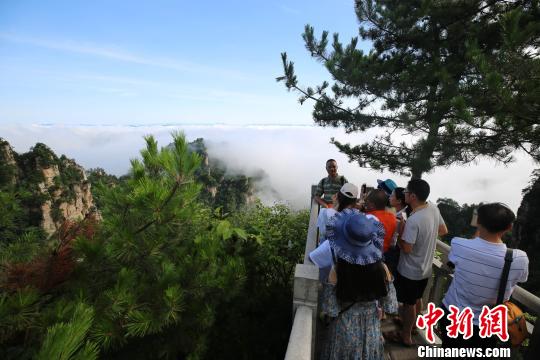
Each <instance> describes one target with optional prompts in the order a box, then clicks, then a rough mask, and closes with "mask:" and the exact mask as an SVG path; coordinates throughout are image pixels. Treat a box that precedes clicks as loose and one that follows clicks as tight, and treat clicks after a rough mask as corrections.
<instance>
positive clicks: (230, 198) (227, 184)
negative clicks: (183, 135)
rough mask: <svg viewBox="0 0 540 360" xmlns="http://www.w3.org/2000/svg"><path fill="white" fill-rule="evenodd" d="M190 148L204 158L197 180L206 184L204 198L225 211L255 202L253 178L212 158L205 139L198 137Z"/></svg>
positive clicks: (191, 143)
mask: <svg viewBox="0 0 540 360" xmlns="http://www.w3.org/2000/svg"><path fill="white" fill-rule="evenodd" d="M188 149H189V150H190V151H192V152H195V153H197V154H199V155H200V156H201V158H202V160H203V161H202V164H201V168H200V169H199V171H198V172H197V174H196V176H197V180H198V181H200V182H201V183H202V184H204V186H205V189H204V191H203V194H202V196H203V199H205V200H206V201H208V202H209V203H210V204H212V205H213V206H216V207H217V206H221V207H223V209H224V210H225V211H230V210H235V209H239V208H241V207H242V206H245V205H249V204H252V203H254V202H255V200H256V196H255V186H254V181H253V178H251V177H249V176H246V175H243V174H230V173H229V171H228V169H227V165H226V164H225V163H223V162H221V161H218V160H215V159H211V158H210V157H209V156H208V150H207V148H206V145H205V143H204V139H202V138H198V139H196V140H195V141H193V142H190V143H189V144H188Z"/></svg>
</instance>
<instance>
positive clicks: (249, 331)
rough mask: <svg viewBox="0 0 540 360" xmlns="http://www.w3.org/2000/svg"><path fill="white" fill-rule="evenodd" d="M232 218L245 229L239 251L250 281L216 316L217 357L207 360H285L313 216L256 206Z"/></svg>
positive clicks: (279, 207)
mask: <svg viewBox="0 0 540 360" xmlns="http://www.w3.org/2000/svg"><path fill="white" fill-rule="evenodd" d="M231 217H232V219H231V221H232V223H234V224H237V225H238V226H239V227H241V228H244V229H245V234H244V233H243V232H242V234H240V235H241V236H238V240H237V247H236V249H237V250H236V251H237V252H239V253H240V254H241V256H242V258H243V259H244V260H245V262H246V280H245V282H244V286H243V288H242V291H240V292H239V293H238V295H237V296H236V297H234V298H232V299H230V300H229V301H227V302H224V303H223V304H222V305H221V306H220V310H219V311H218V312H217V315H218V318H217V321H216V324H217V326H216V327H214V329H213V332H212V341H211V349H213V351H212V353H213V354H214V357H209V358H215V354H219V358H220V359H239V358H241V359H277V358H283V356H284V355H285V354H284V352H285V350H286V348H287V341H288V338H289V334H290V324H291V323H292V318H291V304H292V280H293V276H294V273H293V272H294V267H295V265H296V264H297V263H300V262H302V258H303V253H304V246H305V241H306V240H305V239H306V236H307V228H308V221H309V214H308V212H307V211H301V212H293V211H291V210H290V209H289V208H288V207H286V206H284V205H275V206H273V207H265V206H263V205H262V204H261V203H260V202H257V203H256V205H255V206H254V207H249V208H247V209H245V210H244V211H242V212H239V213H235V214H233V215H232V216H231ZM244 235H247V236H246V238H247V240H242V239H243V237H244Z"/></svg>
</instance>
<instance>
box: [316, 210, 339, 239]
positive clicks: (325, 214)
mask: <svg viewBox="0 0 540 360" xmlns="http://www.w3.org/2000/svg"><path fill="white" fill-rule="evenodd" d="M336 214H337V211H336V210H335V209H334V208H322V209H321V210H320V211H319V217H318V218H317V227H318V228H319V243H322V242H323V241H324V240H325V239H326V225H328V222H329V220H330V218H332V216H334V215H336Z"/></svg>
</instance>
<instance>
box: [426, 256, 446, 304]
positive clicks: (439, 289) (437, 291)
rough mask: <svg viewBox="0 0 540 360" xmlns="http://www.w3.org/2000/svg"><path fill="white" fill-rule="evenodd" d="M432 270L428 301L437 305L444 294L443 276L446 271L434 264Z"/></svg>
mask: <svg viewBox="0 0 540 360" xmlns="http://www.w3.org/2000/svg"><path fill="white" fill-rule="evenodd" d="M433 272H434V274H435V277H434V278H433V286H432V288H431V298H430V301H431V302H433V303H434V304H435V306H438V305H439V304H440V302H441V300H442V298H443V295H444V281H445V280H444V276H445V275H446V271H445V270H444V269H441V268H440V267H438V266H436V267H435V269H433Z"/></svg>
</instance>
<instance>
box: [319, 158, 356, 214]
mask: <svg viewBox="0 0 540 360" xmlns="http://www.w3.org/2000/svg"><path fill="white" fill-rule="evenodd" d="M326 171H327V172H328V176H327V177H325V178H322V179H321V181H319V184H317V191H316V192H315V197H314V198H315V201H316V202H317V203H319V205H321V208H328V207H332V197H333V196H334V195H335V194H336V193H337V192H338V191H339V189H341V187H342V186H343V184H345V183H347V182H348V181H347V179H346V178H345V176H342V175H338V173H337V162H336V160H334V159H329V160H327V161H326Z"/></svg>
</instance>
